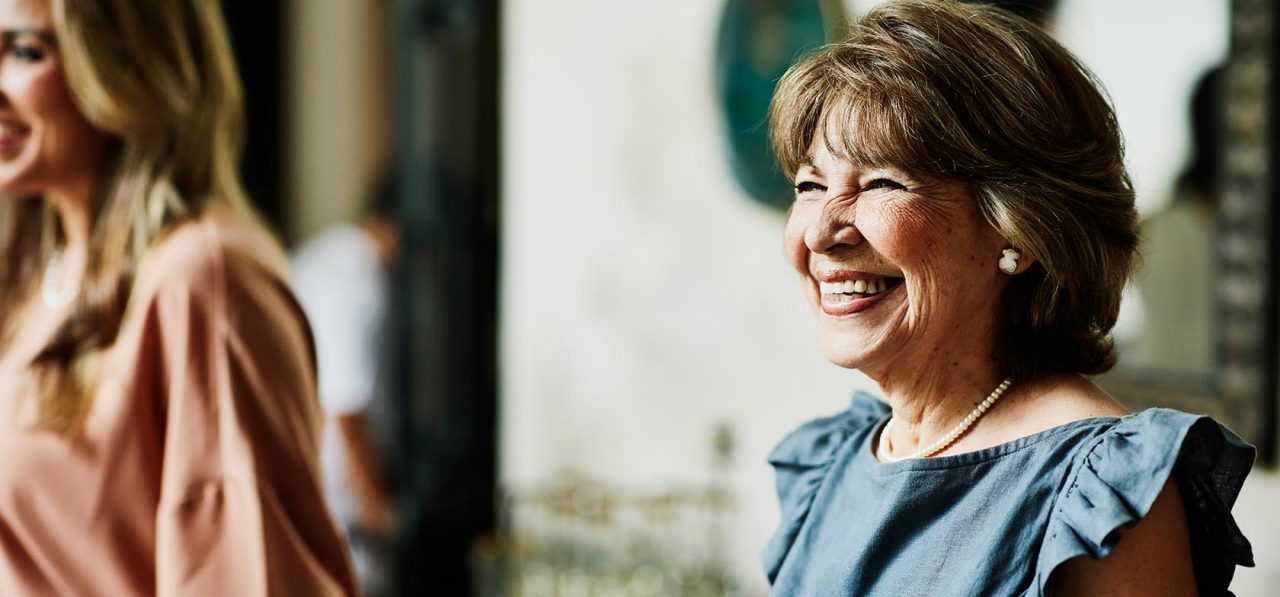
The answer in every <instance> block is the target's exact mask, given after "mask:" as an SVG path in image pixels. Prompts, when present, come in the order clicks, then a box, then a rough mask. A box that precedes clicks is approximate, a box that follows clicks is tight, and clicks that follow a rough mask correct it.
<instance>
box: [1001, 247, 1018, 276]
mask: <svg viewBox="0 0 1280 597" xmlns="http://www.w3.org/2000/svg"><path fill="white" fill-rule="evenodd" d="M1020 257H1022V254H1021V253H1019V252H1017V251H1016V250H1014V249H1005V250H1004V251H1003V252H1001V254H1000V265H999V267H1000V271H1002V272H1004V273H1006V274H1009V275H1013V272H1016V271H1018V259H1019V258H1020Z"/></svg>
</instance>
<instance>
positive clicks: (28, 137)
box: [0, 0, 106, 197]
mask: <svg viewBox="0 0 1280 597" xmlns="http://www.w3.org/2000/svg"><path fill="white" fill-rule="evenodd" d="M0 44H2V45H0V52H2V53H0V193H4V194H6V195H8V196H10V197H31V196H35V195H41V194H44V193H46V192H49V191H51V190H58V188H59V187H60V186H65V185H67V184H74V182H76V181H83V180H86V179H91V178H92V176H93V175H94V174H95V172H96V170H97V166H98V164H99V162H100V161H101V159H102V148H103V146H104V145H105V140H106V137H105V135H104V134H103V133H101V132H100V131H98V130H97V129H95V128H94V127H93V126H92V125H90V124H89V122H88V121H87V120H85V118H84V116H83V115H81V114H80V111H79V110H78V109H77V108H76V106H75V104H74V103H72V101H71V94H70V93H69V91H68V87H67V80H66V76H65V74H64V73H63V70H62V62H61V56H60V55H59V53H58V47H57V43H56V41H55V40H54V37H53V23H52V21H51V18H50V15H49V6H48V0H0Z"/></svg>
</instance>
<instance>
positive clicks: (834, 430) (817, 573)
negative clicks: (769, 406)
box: [763, 392, 1254, 596]
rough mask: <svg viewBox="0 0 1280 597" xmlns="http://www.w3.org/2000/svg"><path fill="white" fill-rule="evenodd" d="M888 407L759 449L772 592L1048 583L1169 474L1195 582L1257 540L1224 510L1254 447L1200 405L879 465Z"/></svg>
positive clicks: (916, 590) (864, 399) (868, 405)
mask: <svg viewBox="0 0 1280 597" xmlns="http://www.w3.org/2000/svg"><path fill="white" fill-rule="evenodd" d="M888 417H889V407H888V406H887V405H885V404H884V403H882V402H880V401H878V400H876V399H875V398H873V397H872V396H871V395H869V394H865V393H861V392H859V393H857V394H855V396H854V399H853V404H852V406H851V407H850V408H849V410H847V411H845V412H843V413H841V414H839V415H836V416H834V417H830V418H825V419H818V420H816V421H812V422H810V423H807V424H805V425H803V426H801V427H800V428H799V429H798V430H796V431H795V432H793V433H792V434H791V435H790V436H788V437H787V438H786V439H785V440H783V441H782V443H781V444H780V445H779V446H778V447H777V448H776V449H775V450H774V451H773V453H772V454H770V456H769V463H770V464H772V465H773V466H774V468H775V469H776V472H777V484H778V498H779V500H780V501H781V503H782V524H781V526H780V528H779V529H778V531H777V533H776V534H775V535H774V536H773V539H772V540H771V541H770V542H769V545H768V546H767V547H766V548H765V551H764V554H763V562H764V568H765V572H766V574H767V575H768V577H769V582H770V583H771V584H772V586H773V593H774V594H775V595H787V596H801V595H822V596H830V595H859V596H861V595H931V596H945V595H964V596H969V595H1043V594H1044V588H1045V583H1046V582H1047V581H1048V579H1049V574H1050V573H1051V572H1053V570H1054V568H1056V567H1057V566H1058V565H1059V564H1061V563H1062V562H1064V561H1066V560H1067V559H1069V558H1072V557H1075V556H1079V555H1088V556H1091V557H1094V558H1102V557H1104V556H1106V555H1107V554H1108V553H1110V552H1111V550H1112V548H1114V547H1115V544H1116V542H1117V539H1118V533H1117V531H1118V530H1119V529H1121V528H1122V527H1126V526H1132V525H1134V524H1136V523H1137V522H1138V521H1139V520H1141V519H1142V517H1143V516H1145V515H1146V513H1147V511H1148V510H1149V509H1150V508H1151V504H1152V502H1154V501H1155V498H1156V495H1157V494H1159V493H1160V490H1161V489H1162V488H1163V487H1164V484H1165V481H1167V480H1168V478H1169V476H1170V475H1171V474H1172V475H1173V476H1174V478H1175V479H1176V481H1177V483H1178V489H1179V491H1180V493H1181V494H1182V500H1183V503H1184V504H1185V506H1186V510H1187V527H1188V530H1189V531H1190V536H1191V551H1192V560H1193V562H1194V565H1195V574H1196V582H1197V584H1198V585H1199V591H1200V594H1202V595H1222V594H1229V593H1227V586H1228V585H1229V584H1230V583H1231V576H1232V574H1234V572H1235V566H1237V565H1243V566H1252V565H1253V552H1252V549H1251V547H1250V545H1249V541H1248V540H1247V539H1245V537H1244V535H1243V534H1241V532H1240V529H1239V528H1238V527H1237V526H1236V523H1235V521H1234V520H1233V519H1232V517H1231V506H1232V504H1233V503H1235V499H1236V495H1237V494H1238V493H1239V491H1240V486H1241V485H1242V484H1243V483H1244V478H1245V476H1246V475H1247V474H1248V473H1249V468H1250V467H1251V466H1252V464H1253V456H1254V450H1253V447H1252V446H1249V445H1248V444H1246V443H1244V442H1243V441H1241V439H1240V438H1239V437H1237V436H1236V435H1235V434H1233V433H1232V432H1231V431H1229V430H1227V429H1226V428H1224V427H1222V426H1221V425H1219V424H1217V423H1216V422H1214V421H1213V420H1212V419H1209V418H1208V417H1201V416H1196V415H1190V414H1186V413H1183V412H1178V411H1174V410H1168V409H1159V408H1157V409H1150V410H1146V411H1143V412H1140V413H1134V414H1131V415H1126V416H1124V417H1099V418H1093V419H1085V420H1081V421H1075V422H1073V423H1068V424H1066V425H1062V426H1059V427H1054V428H1052V429H1049V430H1046V431H1042V432H1040V433H1036V434H1034V435H1030V436H1027V437H1024V438H1020V439H1017V440H1014V441H1012V442H1009V443H1007V444H1001V445H999V446H994V447H991V448H987V449H984V450H979V451H976V452H970V453H967V454H958V455H955V456H942V457H937V458H928V459H914V460H904V461H900V462H894V463H886V464H881V463H880V462H878V461H877V460H876V459H875V456H874V455H873V453H872V440H873V439H874V438H875V437H877V433H878V432H879V430H880V428H881V427H882V426H883V425H884V423H885V421H887V420H888Z"/></svg>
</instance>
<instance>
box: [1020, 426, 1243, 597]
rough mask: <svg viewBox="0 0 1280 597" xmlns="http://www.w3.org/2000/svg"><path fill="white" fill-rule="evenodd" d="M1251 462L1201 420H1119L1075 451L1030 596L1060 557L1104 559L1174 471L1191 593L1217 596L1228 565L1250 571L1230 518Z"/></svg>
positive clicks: (1231, 439) (1232, 440) (1233, 440)
mask: <svg viewBox="0 0 1280 597" xmlns="http://www.w3.org/2000/svg"><path fill="white" fill-rule="evenodd" d="M1253 457H1254V449H1253V447H1252V446H1250V445H1248V444H1246V443H1244V441H1242V440H1241V439H1240V438H1239V437H1237V436H1236V435H1235V434H1233V433H1232V432H1231V431H1229V430H1228V429H1226V428H1225V427H1222V426H1221V425H1219V424H1217V423H1216V422H1214V421H1213V420H1212V419H1209V418H1208V417H1199V416H1195V415H1189V414H1186V413H1182V412H1178V411H1173V410H1166V409H1151V410H1148V411H1144V412H1142V413H1139V414H1135V415H1130V416H1128V417H1125V418H1124V419H1122V420H1121V421H1120V422H1119V423H1118V424H1116V426H1115V427H1113V428H1112V429H1110V430H1108V431H1107V432H1106V433H1104V434H1102V435H1101V436H1099V437H1098V438H1096V439H1095V440H1094V441H1093V442H1092V443H1091V444H1090V445H1089V446H1088V448H1087V449H1085V450H1083V451H1082V453H1081V456H1080V457H1079V458H1077V460H1076V463H1075V465H1074V466H1073V469H1072V470H1073V473H1072V475H1071V476H1070V477H1069V478H1068V479H1067V482H1066V484H1065V485H1064V486H1063V488H1062V490H1061V492H1060V493H1059V495H1058V498H1057V503H1056V506H1055V508H1054V510H1053V512H1052V514H1051V515H1050V519H1049V525H1048V528H1047V530H1046V534H1045V539H1044V544H1043V546H1042V547H1041V550H1040V555H1039V559H1038V562H1037V566H1036V586H1037V588H1038V592H1040V593H1043V591H1044V587H1045V585H1046V583H1047V582H1048V580H1049V575H1050V574H1051V573H1052V572H1053V570H1054V569H1055V568H1057V567H1058V565H1060V564H1061V563H1063V562H1065V561H1066V560H1068V559H1070V558H1073V557H1076V556H1080V555H1088V556H1090V557H1092V558H1095V559H1101V558H1103V557H1106V556H1107V555H1108V554H1110V553H1111V550H1112V549H1114V548H1115V546H1116V543H1117V542H1118V541H1119V540H1120V539H1121V537H1120V533H1119V531H1120V530H1121V529H1122V528H1127V527H1132V526H1133V525H1135V524H1137V523H1138V521H1139V520H1141V519H1142V517H1143V516H1146V514H1147V512H1148V511H1149V510H1150V509H1151V505H1152V504H1153V503H1154V502H1155V499H1156V496H1157V495H1158V494H1159V493H1160V490H1161V489H1162V488H1163V487H1164V485H1165V482H1166V481H1167V480H1168V479H1169V476H1170V475H1173V478H1174V479H1175V481H1176V483H1177V486H1178V490H1179V493H1181V495H1182V501H1183V504H1184V506H1185V508H1186V515H1187V528H1188V531H1189V532H1190V539H1191V552H1192V561H1193V564H1194V566H1195V574H1196V582H1197V584H1198V585H1199V590H1200V594H1202V595H1221V594H1224V593H1225V592H1226V590H1227V586H1228V585H1229V584H1230V583H1231V577H1232V575H1233V574H1234V572H1235V567H1236V566H1238V565H1239V566H1252V565H1253V553H1252V549H1251V547H1250V545H1249V541H1248V540H1247V539H1246V538H1245V537H1244V535H1243V534H1242V533H1241V532H1240V529H1239V527H1237V526H1236V523H1235V519H1234V518H1232V516H1231V506H1232V505H1233V504H1234V503H1235V500H1236V496H1237V495H1238V494H1239V493H1240V488H1241V486H1242V485H1243V484H1244V479H1245V476H1246V475H1248V474H1249V469H1250V467H1251V466H1252V464H1253Z"/></svg>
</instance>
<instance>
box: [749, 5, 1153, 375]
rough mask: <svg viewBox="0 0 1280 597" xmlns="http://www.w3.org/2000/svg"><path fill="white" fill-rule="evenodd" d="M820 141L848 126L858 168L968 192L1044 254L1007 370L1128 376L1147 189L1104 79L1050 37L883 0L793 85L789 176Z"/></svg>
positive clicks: (787, 94)
mask: <svg viewBox="0 0 1280 597" xmlns="http://www.w3.org/2000/svg"><path fill="white" fill-rule="evenodd" d="M833 118H834V119H837V121H836V122H834V123H833V124H835V125H838V126H833V127H830V128H828V127H827V124H828V123H827V122H826V121H829V120H830V119H833ZM820 127H822V128H820ZM819 130H833V131H840V133H839V134H838V135H830V134H828V135H826V137H827V138H826V139H824V141H825V142H826V144H827V146H828V147H829V149H830V150H831V152H832V153H833V155H836V156H839V157H840V158H842V159H845V160H848V161H850V162H853V163H857V164H893V165H896V166H899V167H903V168H906V169H908V170H910V171H912V172H915V173H919V174H923V175H927V176H934V177H938V178H943V179H948V180H956V181H961V182H963V183H965V184H967V186H968V188H969V189H970V191H971V193H972V196H973V198H974V200H975V201H976V202H977V205H978V208H979V210H980V211H981V212H982V214H983V216H984V217H985V218H986V219H987V221H988V222H990V223H991V225H992V226H994V227H995V228H996V230H998V231H999V232H1000V233H1001V234H1003V235H1004V236H1005V238H1007V239H1009V241H1010V242H1011V243H1012V245H1013V246H1014V247H1017V248H1018V249H1019V250H1020V251H1022V253H1023V254H1024V255H1029V256H1031V257H1033V258H1035V260H1036V261H1035V265H1033V266H1032V267H1031V268H1030V269H1029V270H1027V271H1026V272H1024V273H1022V274H1020V275H1018V276H1014V277H1013V278H1012V280H1011V282H1010V284H1009V287H1008V289H1007V291H1006V293H1005V296H1004V297H1003V300H1002V314H1003V315H1002V324H1001V329H1000V331H999V334H1000V337H999V338H998V341H997V351H998V352H997V354H996V355H995V357H996V359H997V361H998V363H999V365H1000V367H1001V369H1002V370H1003V371H1002V373H1003V374H1004V375H1010V376H1013V377H1016V378H1022V379H1025V378H1028V377H1031V376H1034V375H1036V374H1038V373H1042V372H1049V371H1058V372H1071V373H1083V374H1096V373H1102V372H1104V371H1106V370H1108V369H1110V368H1111V367H1113V366H1114V365H1115V360H1116V357H1115V348H1114V346H1113V344H1112V342H1111V339H1110V335H1109V334H1110V331H1111V328H1112V327H1113V326H1114V325H1115V322H1116V317H1117V315H1118V313H1119V310H1120V294H1121V291H1122V290H1123V288H1124V285H1125V283H1126V281H1127V280H1128V278H1129V274H1130V272H1131V270H1132V267H1133V262H1134V256H1135V252H1136V248H1137V244H1138V224H1137V212H1136V210H1135V209H1134V202H1133V185H1132V183H1131V182H1130V179H1129V174H1128V172H1127V171H1126V170H1125V166H1124V145H1123V141H1122V140H1121V135H1120V128H1119V126H1118V124H1117V123H1116V118H1115V112H1114V110H1113V109H1112V107H1111V104H1110V102H1109V101H1108V100H1107V98H1106V97H1105V96H1104V95H1103V92H1102V91H1101V84H1100V83H1099V82H1098V80H1097V79H1096V78H1095V77H1094V76H1093V74H1092V73H1090V72H1089V70H1088V69H1087V68H1085V67H1084V65H1082V64H1081V63H1080V61H1079V60H1077V59H1076V58H1075V57H1074V56H1073V55H1071V53H1070V52H1068V51H1067V50H1066V49H1065V48H1063V47H1062V46H1061V45H1059V44H1058V43H1057V42H1055V41H1054V40H1053V39H1052V38H1051V37H1050V36H1049V35H1048V34H1046V33H1045V32H1044V31H1042V30H1041V29H1039V28H1038V27H1036V26H1035V25H1033V24H1031V23H1030V22H1028V21H1026V20H1023V19H1021V18H1019V17H1016V16H1014V15H1013V14H1011V13H1008V12H1006V11H1004V10H1001V9H998V8H992V7H989V6H979V5H970V4H962V3H959V2H955V1H927V0H904V1H899V2H890V3H887V4H884V5H881V6H880V7H877V8H876V9H874V10H872V11H871V12H869V13H867V15H866V16H864V17H863V18H862V19H861V20H860V21H859V22H857V23H855V25H854V29H853V32H852V35H851V36H850V37H849V38H848V39H846V40H844V41H841V42H839V43H834V44H830V45H828V46H827V47H825V48H823V49H822V50H820V51H818V52H817V53H815V54H813V55H811V56H809V57H807V58H805V59H803V60H801V61H800V62H798V63H797V64H795V65H794V66H792V67H791V69H790V70H788V71H787V73H786V75H784V76H783V77H782V80H781V81H780V82H779V83H778V87H777V89H776V90H775V92H774V97H773V103H772V105H771V106H770V133H771V136H772V139H773V145H774V151H775V152H776V154H777V156H778V160H779V162H780V164H781V166H782V168H783V169H784V170H785V171H786V173H787V175H788V176H794V175H795V173H796V170H797V169H798V168H799V166H800V164H801V163H803V162H804V161H805V159H806V158H807V155H806V154H807V153H808V152H809V146H810V144H811V142H812V141H813V138H814V135H816V134H817V131H819ZM837 136H838V137H839V138H835V137H837Z"/></svg>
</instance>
